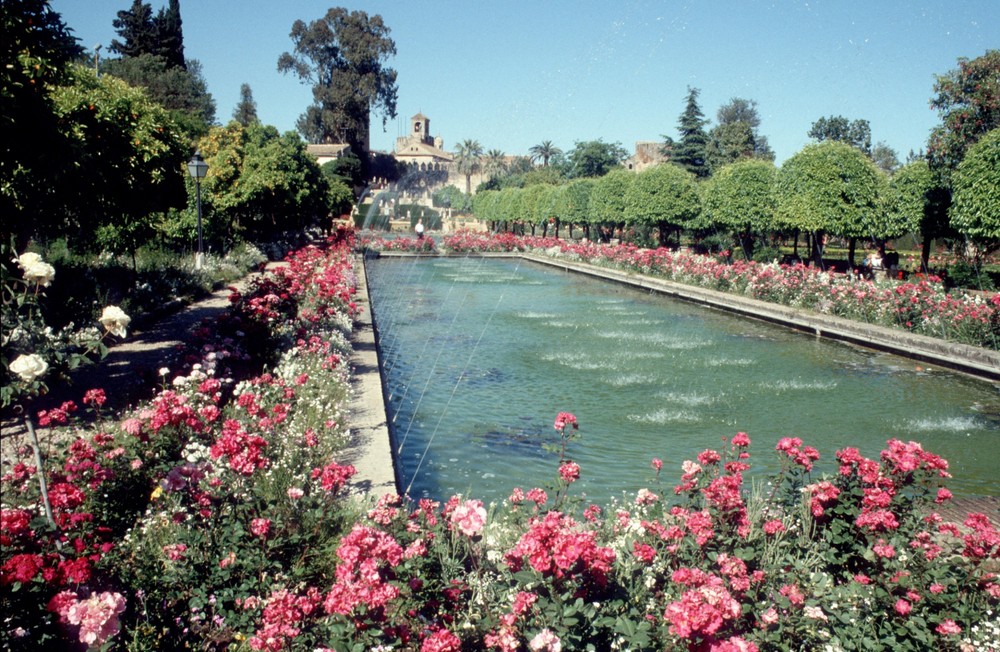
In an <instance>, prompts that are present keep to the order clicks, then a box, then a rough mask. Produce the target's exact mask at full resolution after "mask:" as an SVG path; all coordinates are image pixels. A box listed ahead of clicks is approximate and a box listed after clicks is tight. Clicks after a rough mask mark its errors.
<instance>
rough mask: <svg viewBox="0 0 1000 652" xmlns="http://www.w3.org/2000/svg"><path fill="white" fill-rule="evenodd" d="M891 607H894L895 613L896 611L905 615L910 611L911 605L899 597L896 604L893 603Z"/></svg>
mask: <svg viewBox="0 0 1000 652" xmlns="http://www.w3.org/2000/svg"><path fill="white" fill-rule="evenodd" d="M893 609H895V610H896V613H898V614H899V615H900V616H905V615H907V614H909V613H910V611H911V610H912V609H913V607H912V606H910V603H909V602H907V601H906V600H904V599H902V598H900V599H899V600H896V604H895V605H893Z"/></svg>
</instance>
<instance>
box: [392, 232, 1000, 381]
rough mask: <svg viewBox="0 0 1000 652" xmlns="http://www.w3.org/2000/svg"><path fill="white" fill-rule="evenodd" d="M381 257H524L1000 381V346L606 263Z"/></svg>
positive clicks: (550, 258)
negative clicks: (947, 337)
mask: <svg viewBox="0 0 1000 652" xmlns="http://www.w3.org/2000/svg"><path fill="white" fill-rule="evenodd" d="M380 255H382V256H428V257H433V256H443V257H449V256H450V257H460V256H461V257H464V256H480V257H491V258H522V259H525V260H530V261H532V262H535V263H539V264H541V265H547V266H549V267H556V268H559V269H562V270H564V271H573V272H578V273H581V274H587V275H589V276H594V277H597V278H603V279H605V280H608V281H612V282H616V283H621V284H624V285H629V286H632V287H636V288H643V289H645V290H649V291H651V292H656V293H657V294H662V295H665V296H671V297H674V298H677V299H682V300H684V301H690V302H693V303H697V304H700V305H703V306H706V307H710V308H716V309H719V310H725V311H726V312H731V313H735V314H739V315H744V316H746V317H751V318H753V319H759V320H762V321H767V322H771V323H774V324H779V325H782V326H786V327H789V328H794V329H796V330H800V331H804V332H807V333H813V334H815V335H816V336H817V337H827V338H830V339H835V340H840V341H843V342H849V343H851V344H855V345H858V346H862V347H865V348H869V349H875V350H878V351H884V352H887V353H893V354H895V355H898V356H902V357H906V358H911V359H914V360H920V361H922V362H926V363H929V364H934V365H938V366H941V367H946V368H948V369H951V370H954V371H960V372H962V373H965V374H968V375H970V376H974V377H976V378H979V379H982V380H989V381H1000V351H993V350H990V349H984V348H981V347H976V346H970V345H968V344H960V343H958V342H949V341H947V340H942V339H938V338H935V337H928V336H926V335H918V334H916V333H909V332H907V331H903V330H899V329H895V328H887V327H885V326H878V325H875V324H866V323H863V322H858V321H854V320H851V319H845V318H843V317H836V316H833V315H824V314H820V313H817V312H813V311H811V310H805V309H802V308H793V307H790V306H784V305H781V304H776V303H769V302H767V301H761V300H759V299H752V298H750V297H744V296H741V295H738V294H730V293H727V292H720V291H718V290H710V289H707V288H701V287H698V286H695V285H685V284H683V283H676V282H674V281H668V280H665V279H659V278H656V277H654V276H646V275H644V274H640V273H638V272H633V271H623V270H618V269H613V268H610V267H601V266H599V265H592V264H590V263H585V262H582V261H575V260H570V259H568V258H564V257H559V256H543V255H539V254H531V253H524V252H478V253H477V252H473V253H469V254H414V253H408V252H396V251H393V252H382V253H381V254H380Z"/></svg>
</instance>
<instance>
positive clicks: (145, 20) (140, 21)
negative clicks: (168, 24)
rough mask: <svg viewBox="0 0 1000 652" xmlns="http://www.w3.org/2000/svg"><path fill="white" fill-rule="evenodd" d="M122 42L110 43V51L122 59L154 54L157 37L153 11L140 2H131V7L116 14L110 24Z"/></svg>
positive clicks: (140, 0) (139, 0)
mask: <svg viewBox="0 0 1000 652" xmlns="http://www.w3.org/2000/svg"><path fill="white" fill-rule="evenodd" d="M111 24H112V25H113V26H114V28H115V31H116V32H118V36H120V37H122V40H121V41H119V40H118V39H114V40H112V41H111V47H110V50H111V51H112V52H117V53H118V54H120V55H122V56H123V57H137V56H139V55H140V54H153V53H156V50H157V49H158V48H157V45H158V43H157V42H158V40H159V39H158V35H157V29H156V25H154V24H153V9H152V8H151V7H150V6H149V5H148V4H146V3H145V2H143V1H142V0H133V2H132V7H131V8H130V9H126V10H123V11H119V12H118V18H116V19H115V20H114V22H112V23H111Z"/></svg>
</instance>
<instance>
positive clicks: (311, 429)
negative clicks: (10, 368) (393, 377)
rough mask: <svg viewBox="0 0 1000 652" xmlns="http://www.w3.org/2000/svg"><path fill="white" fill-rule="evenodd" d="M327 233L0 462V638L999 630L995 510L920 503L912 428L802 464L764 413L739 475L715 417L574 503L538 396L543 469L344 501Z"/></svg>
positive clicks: (536, 638)
mask: <svg viewBox="0 0 1000 652" xmlns="http://www.w3.org/2000/svg"><path fill="white" fill-rule="evenodd" d="M341 236H342V237H341V239H340V241H338V242H331V243H329V244H328V245H327V246H323V247H309V248H306V249H303V250H301V251H299V252H297V253H295V254H294V255H292V256H290V257H289V259H288V263H289V264H288V267H287V268H285V269H284V270H282V271H279V272H277V273H275V274H273V275H271V276H269V277H267V278H265V279H262V280H261V281H259V282H257V283H256V284H254V286H253V287H252V288H251V289H250V290H248V291H247V292H245V293H243V294H234V297H233V300H234V307H233V311H232V312H231V313H230V314H229V315H228V316H227V317H226V318H224V319H222V320H219V321H217V322H215V323H212V324H206V325H205V326H204V327H203V328H201V329H199V331H198V333H196V338H195V339H193V340H192V342H191V343H190V345H189V348H188V349H187V354H186V356H185V358H184V359H185V360H186V366H185V367H184V368H183V369H174V370H172V371H171V372H170V373H168V374H167V375H166V376H165V377H164V381H165V384H164V386H163V387H162V388H161V390H160V392H159V393H158V394H157V395H156V397H155V398H154V399H153V400H152V401H150V402H148V403H146V404H143V405H140V406H138V407H137V408H136V409H134V410H132V411H131V412H129V413H128V414H125V415H121V419H116V420H112V419H108V418H106V416H105V419H104V420H98V421H97V423H96V425H95V426H93V427H90V428H84V427H82V426H77V425H74V424H73V423H72V419H73V417H74V413H73V410H72V409H71V408H70V407H66V409H65V410H62V412H60V413H59V414H58V415H55V417H54V418H55V420H56V421H62V420H64V419H65V420H66V421H67V424H66V426H65V427H66V428H67V435H68V436H69V439H68V440H67V441H68V442H69V445H67V446H66V447H65V450H62V451H53V452H52V454H51V455H50V456H49V459H48V460H47V461H46V465H45V468H44V469H41V470H40V469H35V468H32V466H31V464H30V463H29V462H27V461H18V462H17V464H16V465H14V466H12V467H11V468H9V469H6V468H5V469H4V475H3V478H2V490H3V498H2V500H3V506H2V511H0V544H2V551H0V613H2V614H3V615H2V618H3V621H2V622H0V640H2V645H3V647H4V649H12V650H21V649H23V650H28V649H31V650H34V649H42V648H63V649H71V648H72V647H74V646H76V647H82V646H90V647H93V648H97V647H101V648H103V649H128V650H154V649H156V650H159V649H181V648H199V649H217V650H222V649H231V650H246V649H250V650H368V649H397V650H422V651H423V650H427V651H431V650H437V651H446V650H448V651H454V652H457V651H459V650H501V651H504V652H514V651H524V650H552V651H554V650H585V649H595V650H616V649H621V650H625V649H631V650H698V651H709V650H711V651H716V652H724V651H730V650H741V651H747V650H772V649H809V650H812V649H830V650H867V649H893V650H927V649H939V650H962V651H964V650H996V649H997V647H996V641H997V640H998V635H1000V616H998V614H997V608H998V603H1000V579H998V572H1000V532H998V530H997V528H996V526H995V524H994V523H993V522H991V521H990V520H989V519H988V518H987V517H986V516H985V515H983V514H971V515H970V516H969V517H968V518H967V519H965V520H964V521H963V522H961V523H951V522H947V521H945V519H943V518H942V517H941V516H939V515H938V514H937V512H936V511H935V510H936V508H937V506H938V505H939V504H940V503H943V502H946V501H947V500H949V499H950V493H949V492H948V491H947V489H946V488H945V487H944V486H943V485H944V483H945V481H946V480H947V478H948V466H947V462H946V461H945V460H943V459H942V458H940V457H939V456H937V455H934V454H933V453H931V452H929V451H925V450H923V448H922V447H921V446H920V445H919V444H917V443H915V442H904V441H895V440H894V441H890V442H888V444H887V446H886V448H885V450H884V451H883V452H882V453H881V455H880V456H879V457H878V458H876V459H868V458H865V457H864V456H862V455H861V454H860V453H859V451H857V450H855V449H852V448H845V449H843V450H841V451H837V452H836V453H835V456H836V459H837V461H838V462H839V470H838V472H837V473H836V474H834V475H832V476H830V477H821V476H814V473H815V462H816V461H817V460H818V459H819V458H820V457H821V456H826V455H829V454H830V452H829V451H822V450H818V449H817V448H814V447H812V446H809V445H808V444H807V443H806V442H803V441H802V440H800V439H798V438H794V437H786V438H783V439H781V440H779V441H778V442H777V443H776V445H775V447H774V449H773V450H772V451H770V452H769V453H766V454H769V455H775V456H776V457H777V459H778V460H779V463H780V471H779V472H778V473H777V474H776V475H775V476H774V477H773V478H770V480H769V481H767V482H766V483H765V482H757V483H756V484H755V483H751V482H750V481H749V480H748V477H749V473H751V470H752V465H753V463H754V462H753V460H754V457H753V455H752V453H751V450H752V445H751V437H750V436H749V435H748V434H746V433H736V434H735V435H733V436H732V437H731V439H729V441H728V442H725V443H724V445H723V446H722V447H720V448H718V449H706V450H704V451H703V452H701V453H700V454H698V455H697V456H695V457H694V459H691V460H684V461H682V462H681V463H680V464H678V466H679V469H678V472H677V479H676V481H674V482H667V481H666V480H665V478H664V475H665V472H664V471H663V467H664V465H663V463H662V462H661V461H660V460H659V459H653V460H652V462H651V467H650V468H649V470H648V471H647V472H648V474H649V483H648V484H647V486H646V487H644V488H642V489H639V490H638V491H637V492H636V493H635V494H634V495H631V496H627V497H623V498H622V499H620V500H618V501H615V502H613V503H611V504H607V505H593V504H588V503H587V502H586V501H585V500H584V499H583V498H582V497H580V496H577V495H575V493H574V489H575V486H576V485H575V482H576V480H577V479H578V478H579V477H580V476H581V475H585V474H586V473H587V469H586V468H585V467H583V468H581V467H580V465H578V464H577V463H575V462H574V461H573V460H572V456H573V452H574V446H575V442H576V440H577V439H578V438H579V437H585V436H586V424H585V423H578V421H577V419H576V417H575V416H574V415H573V414H572V413H571V412H559V413H558V416H557V417H556V419H555V422H554V424H553V425H554V428H555V430H556V431H557V433H558V434H559V435H560V443H559V445H557V446H553V447H552V452H553V465H552V480H551V481H550V482H549V483H548V484H545V485H543V486H536V487H524V488H520V487H514V488H512V490H511V494H510V497H509V498H508V499H507V500H505V501H503V502H502V503H500V504H493V505H484V504H483V503H482V502H480V501H479V500H476V499H475V497H470V496H452V497H450V498H449V499H448V500H446V501H444V503H443V504H442V503H439V502H437V501H433V500H429V499H423V500H419V501H411V500H409V499H407V498H404V497H400V496H396V495H392V494H390V495H386V496H382V497H380V498H377V499H371V500H367V499H364V500H363V499H360V498H355V497H352V493H353V488H354V487H353V484H352V482H353V477H354V469H353V467H351V466H350V465H349V464H347V463H345V461H344V460H343V459H342V458H341V457H340V454H341V451H342V448H343V446H344V444H345V443H346V440H347V436H348V428H349V426H350V424H349V423H348V422H347V416H346V411H345V406H346V400H347V397H348V395H349V370H348V369H347V367H346V365H345V360H346V359H347V356H348V355H349V353H350V349H349V343H348V335H349V332H350V329H351V325H352V316H353V315H354V314H355V312H356V310H357V306H356V305H355V304H354V301H353V292H354V286H355V280H354V275H353V272H352V271H351V260H350V258H349V255H348V249H347V248H346V244H347V241H349V238H348V237H347V234H341ZM98 403H99V394H97V393H92V394H90V395H89V398H88V399H87V403H86V405H87V406H88V409H94V408H96V407H99V405H98ZM553 411H554V412H555V410H553ZM78 414H79V413H77V415H78ZM50 418H53V417H52V416H51V415H50ZM755 438H757V437H755ZM40 472H41V473H44V475H45V477H46V479H47V480H48V494H49V498H50V502H51V504H52V509H53V512H54V520H55V521H56V527H51V526H49V525H47V521H46V519H45V518H44V517H43V516H42V509H41V506H40V495H39V489H38V484H37V482H36V480H37V479H38V474H39V473H40Z"/></svg>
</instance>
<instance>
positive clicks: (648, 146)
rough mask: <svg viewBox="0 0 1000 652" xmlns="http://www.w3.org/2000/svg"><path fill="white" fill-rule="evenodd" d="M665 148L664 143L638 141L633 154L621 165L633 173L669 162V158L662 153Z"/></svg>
mask: <svg viewBox="0 0 1000 652" xmlns="http://www.w3.org/2000/svg"><path fill="white" fill-rule="evenodd" d="M666 146H667V144H666V143H660V142H656V141H655V140H640V141H638V142H636V144H635V154H633V155H632V156H630V157H628V158H627V159H625V161H624V163H623V165H624V166H625V168H626V169H628V170H632V171H633V172H642V171H643V170H645V169H646V168H650V167H653V166H654V165H659V164H660V163H665V162H666V161H669V160H670V156H669V155H668V154H664V153H663V150H664V148H665V147H666Z"/></svg>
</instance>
